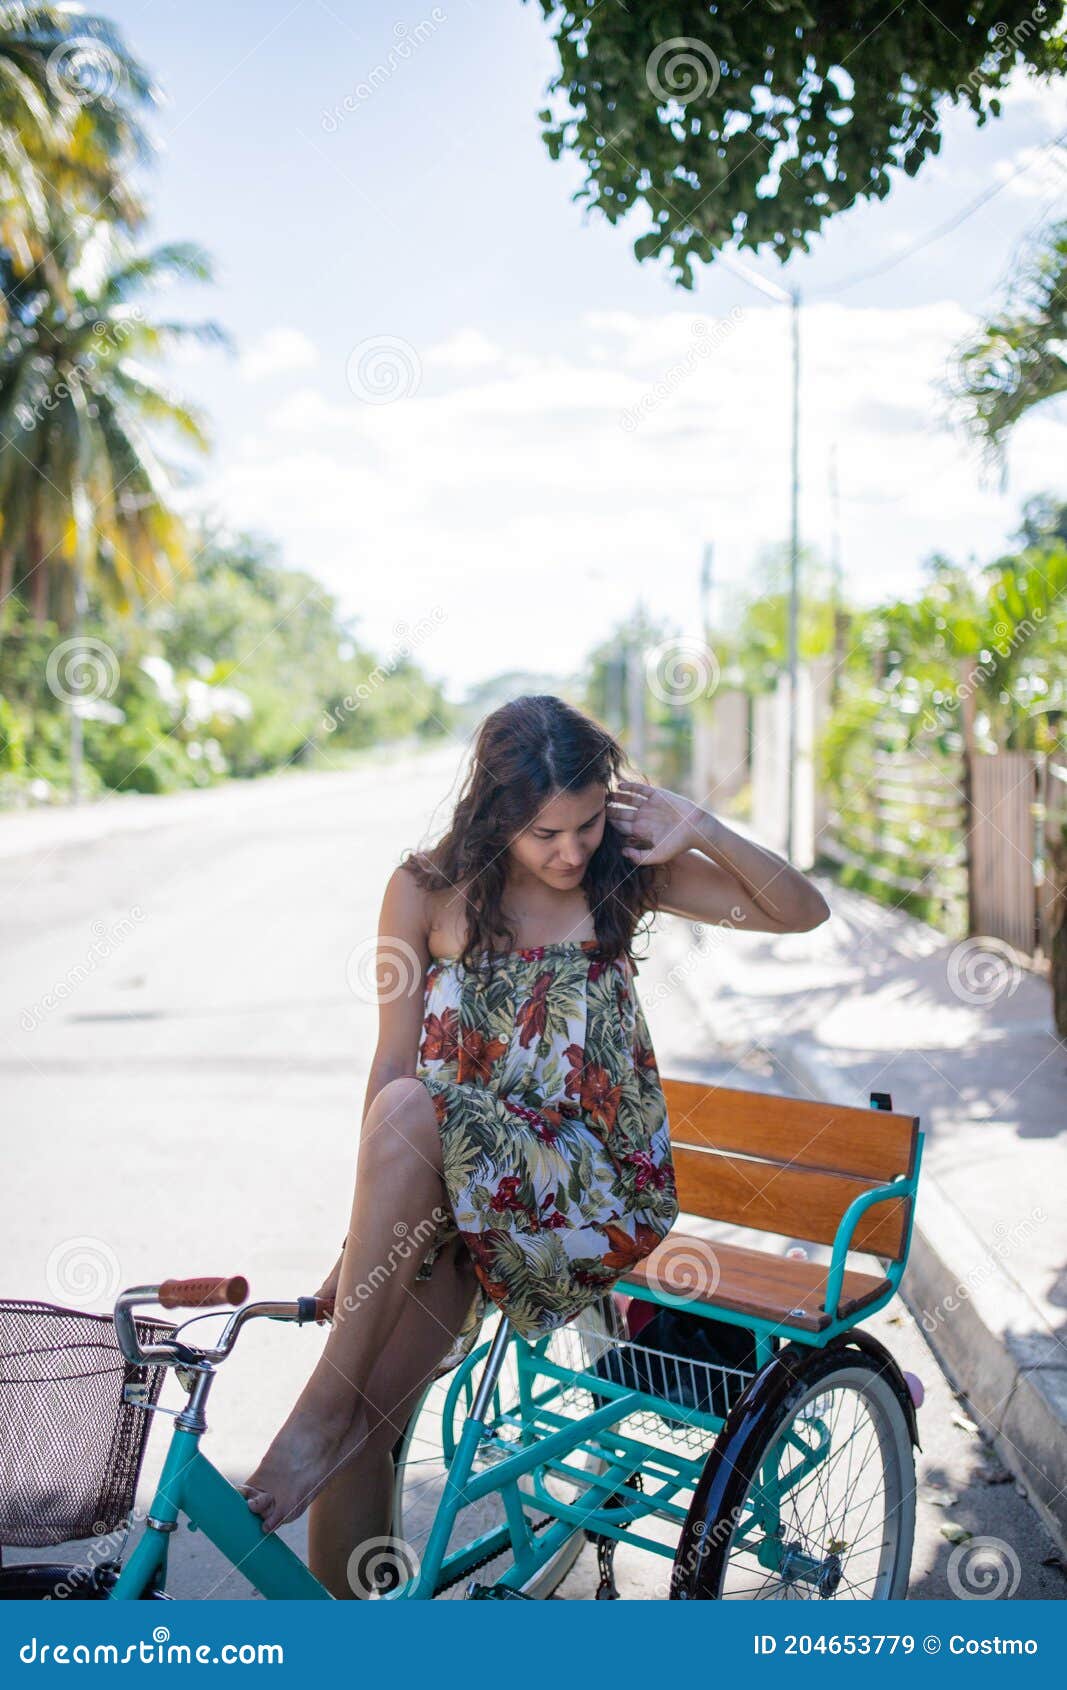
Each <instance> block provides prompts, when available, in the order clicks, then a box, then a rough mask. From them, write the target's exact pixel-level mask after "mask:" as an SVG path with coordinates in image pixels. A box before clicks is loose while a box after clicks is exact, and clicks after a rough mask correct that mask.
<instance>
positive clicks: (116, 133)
mask: <svg viewBox="0 0 1067 1690" xmlns="http://www.w3.org/2000/svg"><path fill="white" fill-rule="evenodd" d="M158 100H159V90H158V89H157V88H156V87H155V86H154V84H153V83H152V81H151V79H150V77H149V75H148V73H147V72H146V71H145V70H144V68H143V67H142V66H141V65H140V64H139V62H138V61H137V59H136V58H134V56H133V55H132V54H131V53H130V51H129V49H128V48H127V47H126V45H125V42H124V41H123V39H122V36H121V35H120V33H119V32H118V30H116V29H115V27H114V26H113V25H112V24H111V23H109V22H108V21H107V19H106V18H102V17H99V16H96V15H94V14H92V13H86V12H83V11H82V10H81V9H80V8H79V7H77V6H28V5H22V4H18V3H17V0H16V3H13V0H3V3H2V4H0V136H2V141H3V144H2V146H0V271H2V273H3V275H2V280H3V283H4V301H0V312H2V311H3V310H4V309H5V308H6V298H7V295H8V292H9V289H10V287H11V285H12V284H13V283H14V282H15V281H16V280H17V279H18V277H20V276H22V275H24V274H25V273H26V272H27V271H29V270H31V269H33V268H34V267H35V266H41V267H42V268H44V269H45V271H46V272H47V273H49V275H50V281H51V286H52V287H53V288H54V289H55V290H56V291H57V292H62V288H63V282H64V277H63V271H62V267H61V265H60V264H59V263H58V262H56V261H55V260H54V258H53V256H52V253H51V244H50V241H49V238H48V232H49V223H50V219H51V216H52V215H53V213H54V209H55V206H56V205H57V204H61V205H64V206H66V207H67V209H68V210H71V209H78V210H81V211H83V212H84V211H88V210H90V209H92V210H93V212H94V214H95V215H100V216H104V217H106V218H108V219H110V220H111V221H113V222H115V223H117V224H119V225H121V226H123V227H125V228H126V229H128V230H131V231H132V230H134V229H136V228H137V227H139V226H140V224H141V223H142V222H143V220H144V216H145V208H144V205H143V203H142V201H141V198H140V196H139V194H138V193H137V191H136V189H135V188H134V186H133V184H132V181H131V177H130V169H131V166H132V165H134V164H137V163H141V162H144V161H146V160H147V159H148V158H149V157H150V156H151V151H152V148H151V143H150V141H149V138H148V135H147V133H146V131H145V128H144V126H143V122H142V114H143V113H144V112H145V111H146V110H148V109H149V108H151V107H152V106H154V105H155V104H156V103H157V102H158Z"/></svg>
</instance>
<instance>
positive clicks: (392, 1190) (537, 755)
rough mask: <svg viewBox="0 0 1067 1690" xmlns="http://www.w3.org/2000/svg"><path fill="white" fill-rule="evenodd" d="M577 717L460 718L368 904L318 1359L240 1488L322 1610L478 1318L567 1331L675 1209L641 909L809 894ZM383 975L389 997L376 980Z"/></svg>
mask: <svg viewBox="0 0 1067 1690" xmlns="http://www.w3.org/2000/svg"><path fill="white" fill-rule="evenodd" d="M623 764H624V757H623V752H622V750H621V748H620V747H619V745H618V744H617V743H616V741H615V740H614V739H612V738H611V736H610V735H609V734H608V733H606V732H605V730H604V729H603V728H602V727H600V726H599V724H597V723H596V722H595V721H593V720H592V719H591V718H589V717H588V716H586V715H583V714H582V712H581V711H579V710H576V709H574V708H573V707H572V706H570V705H568V704H566V703H564V702H563V700H561V699H559V698H555V697H552V696H548V695H543V696H536V697H523V698H518V699H515V700H513V701H512V702H511V703H508V704H505V705H503V706H502V707H501V708H500V709H498V710H495V711H493V713H492V714H491V715H490V716H488V717H487V718H486V719H485V721H484V722H483V723H482V726H481V728H480V731H479V733H478V737H477V742H476V745H475V748H474V756H473V759H472V763H471V768H470V772H469V774H468V777H467V781H466V783H465V787H464V790H463V791H462V793H461V795H460V797H459V800H458V802H457V804H456V808H455V813H454V815H453V818H452V823H451V826H450V828H449V830H448V832H447V833H446V835H445V836H444V838H443V839H441V840H440V841H439V843H438V844H437V845H436V846H435V847H434V848H433V849H432V850H430V851H429V852H426V853H422V854H421V855H420V854H412V855H411V856H410V857H409V858H408V860H407V861H405V862H403V863H402V864H401V865H400V867H399V868H397V869H396V870H394V872H393V874H392V876H391V877H390V879H389V882H388V884H387V886H386V890H385V896H384V899H383V902H382V910H381V918H380V921H379V931H378V953H377V954H378V963H379V1038H378V1047H377V1050H376V1051H375V1055H374V1061H373V1064H372V1066H371V1072H370V1080H369V1083H368V1086H367V1101H366V1105H365V1113H364V1118H363V1127H362V1133H361V1138H360V1147H359V1158H358V1163H357V1169H356V1186H355V1195H354V1198H353V1201H352V1210H351V1220H350V1224H349V1231H348V1235H347V1238H346V1241H345V1246H344V1248H343V1249H342V1254H341V1257H340V1259H339V1261H338V1263H337V1264H336V1266H335V1268H334V1269H333V1271H332V1273H331V1274H330V1275H329V1276H328V1278H327V1280H326V1281H325V1283H324V1285H323V1287H322V1288H321V1291H320V1293H319V1294H320V1295H321V1296H325V1297H332V1298H334V1300H335V1310H334V1320H333V1324H332V1327H331V1330H330V1333H329V1336H328V1338H327V1341H326V1344H325V1347H324V1349H323V1352H322V1356H321V1358H320V1360H319V1362H318V1364H317V1366H316V1367H315V1370H314V1372H313V1373H312V1376H311V1378H310V1380H309V1381H308V1384H307V1385H306V1386H305V1388H304V1391H303V1392H302V1393H301V1396H300V1398H299V1400H298V1401H297V1403H296V1405H295V1407H294V1408H293V1411H292V1413H291V1414H290V1416H289V1418H288V1420H287V1421H286V1422H285V1425H284V1426H283V1427H282V1429H281V1430H280V1432H279V1433H278V1435H277V1436H276V1437H275V1439H274V1441H273V1443H272V1444H271V1446H270V1448H269V1449H268V1451H267V1453H266V1455H265V1456H264V1458H263V1460H262V1461H261V1462H260V1464H259V1466H258V1467H257V1468H256V1470H255V1471H254V1472H253V1473H252V1474H251V1475H250V1476H249V1478H248V1480H247V1481H246V1483H245V1484H244V1485H243V1486H241V1490H242V1493H243V1494H244V1495H245V1496H246V1497H247V1498H248V1502H249V1507H250V1508H251V1509H252V1511H253V1512H254V1513H256V1514H258V1515H260V1516H261V1518H262V1521H263V1525H264V1528H265V1529H266V1530H268V1531H271V1530H274V1529H275V1528H276V1527H277V1526H279V1525H282V1524H284V1523H285V1522H286V1521H289V1520H292V1519H295V1518H296V1517H297V1516H298V1515H299V1514H300V1513H301V1512H302V1511H303V1510H304V1508H306V1507H308V1505H309V1504H310V1505H311V1508H310V1515H309V1560H310V1564H311V1567H312V1570H313V1571H314V1572H315V1575H316V1577H318V1578H319V1579H320V1580H321V1582H322V1583H323V1584H325V1585H326V1587H327V1588H328V1589H329V1590H330V1591H332V1593H333V1594H334V1595H335V1596H339V1597H350V1596H352V1595H355V1594H361V1593H362V1592H360V1591H355V1590H353V1588H352V1582H353V1581H350V1580H349V1577H348V1566H349V1558H350V1556H351V1555H352V1552H353V1549H354V1547H355V1546H357V1545H367V1544H369V1543H371V1542H372V1541H373V1540H378V1539H380V1538H384V1537H385V1536H386V1534H387V1533H388V1531H389V1523H390V1513H391V1493H392V1482H393V1466H392V1454H391V1451H392V1446H393V1444H394V1443H395V1441H396V1438H397V1435H398V1433H399V1432H400V1431H401V1430H402V1428H403V1426H404V1425H405V1423H406V1420H407V1418H408V1415H409V1414H410V1412H411V1409H412V1408H413V1407H414V1404H415V1402H416V1401H417V1399H418V1397H419V1395H420V1393H421V1391H422V1390H423V1389H424V1387H425V1385H426V1383H427V1381H428V1380H429V1379H431V1378H435V1377H437V1376H438V1375H439V1374H441V1373H443V1372H445V1371H447V1370H448V1369H450V1368H451V1367H454V1366H455V1365H456V1364H457V1363H458V1362H459V1361H460V1360H461V1359H462V1357H463V1356H464V1355H466V1354H467V1353H468V1352H469V1350H470V1349H471V1347H472V1345H473V1344H474V1342H475V1340H476V1338H477V1336H478V1331H479V1327H480V1325H481V1320H482V1316H483V1315H484V1313H486V1312H487V1311H488V1310H490V1309H491V1308H492V1306H493V1304H494V1303H495V1304H496V1305H497V1306H499V1307H500V1308H501V1309H503V1311H504V1312H505V1313H506V1314H507V1315H508V1316H509V1318H510V1319H511V1320H512V1322H513V1324H514V1326H515V1329H516V1330H517V1331H518V1332H519V1333H521V1334H522V1336H524V1337H530V1338H533V1337H536V1336H538V1335H539V1334H541V1333H543V1332H546V1331H550V1330H552V1329H553V1328H554V1327H556V1326H559V1325H561V1324H562V1323H563V1322H565V1321H566V1320H569V1319H570V1318H571V1316H572V1315H574V1314H576V1313H577V1312H578V1311H579V1310H580V1309H581V1308H584V1307H585V1306H586V1305H587V1304H589V1303H591V1302H593V1301H594V1300H595V1299H597V1298H599V1297H601V1296H602V1295H603V1294H604V1292H605V1291H606V1290H607V1289H609V1288H610V1286H611V1285H613V1284H614V1282H615V1281H616V1279H617V1278H618V1276H619V1274H620V1273H621V1272H622V1271H623V1270H624V1269H626V1268H628V1267H629V1266H631V1265H632V1264H633V1263H635V1262H637V1261H640V1260H641V1259H642V1258H643V1257H644V1256H647V1255H648V1254H649V1253H650V1252H651V1251H652V1250H653V1249H655V1247H656V1245H657V1244H659V1243H660V1241H661V1240H662V1238H663V1237H664V1236H665V1235H666V1234H667V1233H668V1232H669V1231H670V1228H671V1227H672V1225H673V1224H674V1221H675V1219H676V1218H677V1214H678V1202H677V1196H676V1193H675V1186H674V1170H673V1167H672V1165H671V1157H670V1136H669V1126H668V1122H667V1115H666V1108H665V1104H664V1098H663V1092H662V1089H661V1087H660V1081H659V1074H658V1072H657V1068H656V1060H655V1055H654V1053H653V1049H652V1044H651V1040H650V1039H649V1036H648V1029H647V1026H646V1024H645V1019H644V1015H643V1013H642V1010H641V1006H640V1003H639V1001H638V999H637V996H636V992H635V990H634V985H633V979H634V965H633V963H632V961H631V957H630V948H631V945H632V942H633V938H634V934H635V931H636V929H637V926H638V923H639V922H640V921H641V919H642V918H643V917H644V916H645V915H646V914H650V913H652V912H654V911H656V910H666V911H669V912H671V913H673V914H677V915H681V916H686V917H688V918H689V919H690V920H692V921H702V922H722V923H727V924H731V925H736V926H738V927H743V928H747V929H748V930H750V931H751V930H760V931H773V932H786V931H792V930H797V929H802V928H810V927H814V926H817V925H818V923H819V922H821V921H823V920H824V919H825V918H826V916H827V915H828V914H829V910H828V908H827V905H826V903H825V901H824V899H823V898H822V897H821V896H820V894H819V893H818V891H817V890H816V889H815V887H814V886H813V885H812V884H811V882H810V881H808V880H807V879H806V878H805V877H804V876H803V875H802V874H800V873H798V871H797V870H796V869H794V868H792V867H791V866H790V865H789V864H788V863H786V862H785V861H784V860H783V859H782V858H781V857H778V856H776V855H775V854H774V853H773V852H770V851H766V850H763V849H761V848H760V847H759V846H757V845H754V844H752V843H750V842H749V841H748V840H745V839H743V838H742V837H741V836H740V835H738V834H736V833H733V832H731V831H730V829H728V828H727V827H725V826H724V825H723V823H722V822H720V821H718V820H717V819H716V818H715V817H714V816H712V815H711V814H709V813H708V812H707V811H706V810H704V809H702V808H701V807H700V806H699V805H698V804H695V803H693V802H691V801H690V800H689V799H686V798H682V797H680V796H679V795H678V794H676V793H673V792H668V791H666V790H664V789H661V788H656V787H653V786H649V785H647V784H645V783H643V782H639V781H630V780H622V779H620V778H619V771H620V769H621V768H622V766H623ZM389 968H392V969H393V970H394V971H395V973H394V978H393V982H392V984H391V985H390V986H389V987H388V988H385V987H384V986H382V984H381V980H382V974H383V973H384V972H385V970H387V969H389Z"/></svg>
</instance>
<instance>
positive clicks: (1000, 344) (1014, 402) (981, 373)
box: [948, 221, 1067, 458]
mask: <svg viewBox="0 0 1067 1690" xmlns="http://www.w3.org/2000/svg"><path fill="white" fill-rule="evenodd" d="M948 385H949V390H950V392H951V393H952V395H953V397H954V398H955V399H956V400H957V401H958V408H959V412H960V415H961V416H962V418H963V420H964V421H965V423H966V425H967V427H968V428H969V429H970V431H971V433H972V434H973V435H974V436H975V437H976V438H977V439H978V440H980V441H981V442H982V443H983V444H984V445H985V446H986V447H988V448H989V449H990V453H991V456H993V457H994V458H1002V455H1003V446H1004V442H1005V439H1006V437H1007V435H1008V434H1009V433H1010V432H1011V430H1012V429H1013V428H1014V427H1015V424H1016V423H1017V422H1018V421H1019V420H1020V419H1021V418H1022V417H1024V416H1025V415H1026V413H1027V412H1028V411H1031V410H1033V408H1034V406H1035V405H1043V404H1044V403H1045V402H1046V401H1047V400H1049V399H1054V398H1056V397H1057V396H1058V395H1062V394H1064V393H1067V221H1063V222H1060V223H1057V224H1055V225H1054V226H1053V227H1052V228H1051V229H1050V230H1049V231H1048V232H1047V234H1046V235H1045V237H1044V238H1043V239H1042V240H1040V241H1039V242H1038V243H1037V245H1036V246H1035V247H1034V248H1032V249H1031V250H1029V251H1028V252H1026V253H1025V254H1024V256H1023V260H1022V262H1021V264H1020V265H1019V267H1018V270H1017V273H1016V276H1015V279H1014V282H1013V283H1012V285H1011V288H1010V290H1009V296H1008V298H1007V300H1006V302H1005V304H1004V308H1003V310H1002V311H1001V312H999V313H998V314H997V315H996V316H995V317H991V318H990V319H989V321H988V322H986V323H983V324H982V326H981V327H980V328H979V330H978V332H977V334H976V335H975V336H974V337H973V338H972V339H971V340H970V341H968V342H966V343H965V344H964V345H963V346H962V347H961V348H960V349H959V351H958V353H957V362H956V371H955V374H954V376H953V377H952V378H950V381H949V384H948Z"/></svg>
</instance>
